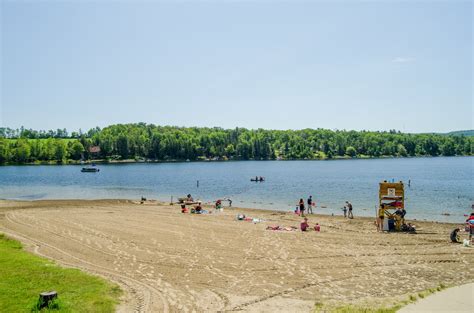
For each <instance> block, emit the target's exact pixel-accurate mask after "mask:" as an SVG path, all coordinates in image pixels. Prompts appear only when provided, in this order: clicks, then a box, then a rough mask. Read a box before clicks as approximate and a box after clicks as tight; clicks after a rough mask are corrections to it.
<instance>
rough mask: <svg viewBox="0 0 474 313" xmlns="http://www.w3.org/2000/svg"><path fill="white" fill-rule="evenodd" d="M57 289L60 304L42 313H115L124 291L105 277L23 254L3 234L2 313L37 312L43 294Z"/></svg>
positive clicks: (0, 253)
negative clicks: (39, 298) (40, 294)
mask: <svg viewBox="0 0 474 313" xmlns="http://www.w3.org/2000/svg"><path fill="white" fill-rule="evenodd" d="M50 290H55V291H57V292H58V301H57V302H56V303H55V305H54V306H53V308H51V309H43V310H42V311H41V312H104V313H105V312H114V311H115V305H116V304H117V303H118V297H119V296H120V294H121V290H120V288H119V287H118V286H117V285H114V284H111V283H109V282H107V281H105V280H104V279H102V278H99V277H95V276H91V275H88V274H85V273H83V272H81V271H80V270H76V269H67V268H61V267H59V266H58V265H56V264H54V263H53V262H51V261H49V260H46V259H43V258H40V257H37V256H35V255H33V254H30V253H28V252H25V251H23V249H22V246H21V244H20V243H19V242H18V241H15V240H12V239H9V238H7V237H6V236H5V235H3V234H0V311H1V312H37V310H36V309H35V307H36V304H37V302H38V297H39V293H40V292H43V291H50Z"/></svg>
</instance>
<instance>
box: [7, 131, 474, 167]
mask: <svg viewBox="0 0 474 313" xmlns="http://www.w3.org/2000/svg"><path fill="white" fill-rule="evenodd" d="M473 154H474V137H471V136H464V135H446V134H444V135H442V134H404V133H400V132H397V131H395V130H391V131H389V132H372V131H340V130H334V131H333V130H327V129H303V130H264V129H256V130H249V129H244V128H235V129H222V128H198V127H172V126H156V125H152V124H145V123H138V124H118V125H112V126H108V127H105V128H104V129H100V128H98V127H96V128H93V129H91V130H89V131H87V132H85V133H83V132H82V131H79V132H72V133H70V134H69V133H68V132H67V130H65V129H58V130H56V131H52V130H50V131H35V130H31V129H24V128H21V129H10V128H0V163H1V164H5V163H17V164H18V163H35V162H36V163H38V162H58V163H62V162H68V161H70V160H90V159H94V160H99V159H101V160H109V161H113V160H130V159H135V160H149V161H173V160H209V159H212V160H229V159H234V160H271V159H283V160H293V159H331V158H353V157H408V156H454V155H473Z"/></svg>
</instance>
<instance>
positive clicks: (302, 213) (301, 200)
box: [299, 198, 304, 216]
mask: <svg viewBox="0 0 474 313" xmlns="http://www.w3.org/2000/svg"><path fill="white" fill-rule="evenodd" d="M299 206H300V214H301V216H304V201H303V198H301V199H300V202H299Z"/></svg>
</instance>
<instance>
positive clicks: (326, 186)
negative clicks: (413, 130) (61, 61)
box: [0, 157, 474, 222]
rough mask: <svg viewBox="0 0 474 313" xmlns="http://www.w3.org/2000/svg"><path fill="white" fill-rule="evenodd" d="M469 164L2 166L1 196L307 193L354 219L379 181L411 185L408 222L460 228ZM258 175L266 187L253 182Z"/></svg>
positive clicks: (367, 207)
mask: <svg viewBox="0 0 474 313" xmlns="http://www.w3.org/2000/svg"><path fill="white" fill-rule="evenodd" d="M473 162H474V157H459V158H413V159H377V160H343V161H244V162H202V163H192V162H191V163H161V164H114V165H99V167H100V169H101V170H100V172H99V173H81V172H80V169H81V166H75V165H68V166H4V167H0V198H8V199H23V200H24V199H28V200H30V199H53V198H54V199H99V198H109V199H110V198H129V199H138V198H140V197H141V196H144V197H146V198H158V199H160V200H165V201H169V200H170V199H171V196H173V197H174V199H176V198H177V197H180V196H183V195H186V194H188V193H191V194H192V195H193V196H194V197H195V198H200V199H203V200H204V201H213V200H215V199H218V198H224V197H228V198H231V199H233V201H234V205H239V206H244V207H256V208H264V209H275V210H283V211H288V210H292V209H293V208H294V207H295V205H296V203H297V201H298V200H299V198H303V199H306V198H307V197H308V196H309V195H312V196H313V198H314V199H315V201H316V204H317V206H318V208H317V210H316V211H317V212H321V213H326V214H342V211H341V207H342V206H343V205H344V201H346V200H350V201H351V202H352V203H353V204H354V210H355V213H356V215H357V214H359V215H365V216H373V215H374V214H375V205H376V204H377V197H378V183H379V182H380V181H382V180H384V179H387V180H392V179H395V180H397V181H398V180H403V181H405V182H406V181H408V179H410V180H411V187H409V188H408V187H407V190H406V196H407V210H408V214H409V215H408V216H409V217H411V218H418V219H430V220H439V221H453V222H461V221H462V220H463V218H464V216H463V214H466V213H468V212H469V208H470V207H471V204H472V203H473V198H474V196H473V190H474V183H473V179H472V177H473V172H474V170H473ZM255 176H263V177H265V178H266V181H265V182H251V181H250V178H251V177H255ZM198 180H199V187H198V186H197V181H198ZM444 213H447V214H449V215H442V214H444Z"/></svg>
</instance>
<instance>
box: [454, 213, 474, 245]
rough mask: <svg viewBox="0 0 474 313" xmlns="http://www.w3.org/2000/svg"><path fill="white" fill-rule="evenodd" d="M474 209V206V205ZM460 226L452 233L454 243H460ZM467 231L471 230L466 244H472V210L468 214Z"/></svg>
mask: <svg viewBox="0 0 474 313" xmlns="http://www.w3.org/2000/svg"><path fill="white" fill-rule="evenodd" d="M473 209H474V207H473ZM460 230H461V229H460V228H456V229H454V230H453V231H452V232H451V234H450V239H451V241H452V242H454V243H459V242H461V241H460V236H459V231H460ZM465 231H466V232H469V239H468V240H466V243H465V245H472V244H473V242H472V241H473V238H474V212H471V214H470V215H469V216H468V218H467V219H466V227H465Z"/></svg>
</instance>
